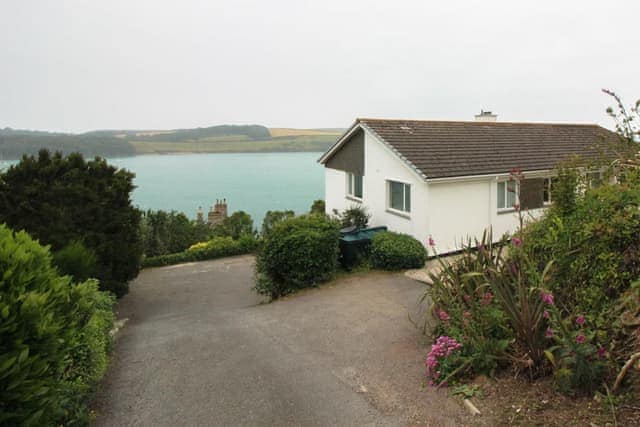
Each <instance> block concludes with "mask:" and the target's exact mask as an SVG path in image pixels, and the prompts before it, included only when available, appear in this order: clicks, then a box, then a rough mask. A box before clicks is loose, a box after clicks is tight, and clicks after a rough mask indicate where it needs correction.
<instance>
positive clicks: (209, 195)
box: [12, 153, 324, 228]
mask: <svg viewBox="0 0 640 427" xmlns="http://www.w3.org/2000/svg"><path fill="white" fill-rule="evenodd" d="M320 155H321V153H224V154H176V155H145V156H136V157H127V158H120V159H109V163H112V164H114V165H116V166H118V167H122V168H125V169H128V170H130V171H132V172H134V173H135V174H136V178H135V180H134V182H135V185H136V186H137V188H136V190H135V191H134V193H133V201H134V204H136V205H137V206H139V207H140V208H141V209H163V210H172V209H173V210H177V211H182V212H184V213H185V214H187V216H189V217H190V218H195V217H196V211H197V209H198V206H202V208H203V209H204V211H205V218H206V213H207V212H208V210H209V207H210V206H211V205H213V204H214V203H215V200H216V199H223V198H226V199H227V203H228V205H229V213H231V212H235V211H239V210H243V211H245V212H247V213H248V214H249V215H251V217H252V218H253V220H254V225H255V226H256V227H257V228H259V227H260V226H261V225H262V219H263V218H264V214H265V213H266V212H267V211H268V210H284V209H291V210H293V211H295V212H296V213H303V212H307V211H308V210H309V208H310V207H311V203H312V202H313V201H314V200H316V199H323V198H324V174H323V170H322V166H320V165H319V164H318V163H317V162H316V160H317V159H318V158H319V157H320ZM12 163H13V162H12Z"/></svg>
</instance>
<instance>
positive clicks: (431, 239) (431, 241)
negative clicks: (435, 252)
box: [429, 235, 436, 247]
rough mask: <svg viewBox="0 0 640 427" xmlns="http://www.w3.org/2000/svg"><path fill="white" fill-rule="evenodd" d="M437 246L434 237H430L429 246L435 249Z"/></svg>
mask: <svg viewBox="0 0 640 427" xmlns="http://www.w3.org/2000/svg"><path fill="white" fill-rule="evenodd" d="M435 245H436V241H435V240H433V237H431V235H429V246H431V247H434V246H435Z"/></svg>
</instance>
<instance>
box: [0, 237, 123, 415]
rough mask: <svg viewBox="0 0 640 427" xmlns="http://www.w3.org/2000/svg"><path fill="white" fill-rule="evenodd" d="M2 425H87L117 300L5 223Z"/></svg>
mask: <svg viewBox="0 0 640 427" xmlns="http://www.w3.org/2000/svg"><path fill="white" fill-rule="evenodd" d="M0 271H2V272H3V274H2V275H0V425H7V426H9V425H26V426H30V425H31V426H39V425H74V424H75V425H77V424H81V425H83V424H87V423H88V421H89V414H88V410H87V403H88V400H89V398H90V396H91V394H92V391H93V390H94V388H95V387H96V385H97V384H98V381H99V380H100V379H101V378H102V376H103V374H104V372H105V370H106V367H107V352H108V350H109V347H110V344H111V337H110V335H109V331H110V330H111V329H112V327H113V321H114V316H113V312H112V307H113V304H114V303H115V299H114V298H113V296H112V295H111V294H109V293H107V292H101V291H99V290H98V282H97V281H95V280H93V279H90V280H87V281H83V282H74V281H73V279H72V278H71V276H62V275H60V274H59V272H58V271H57V269H56V267H54V265H53V264H52V257H51V254H50V252H49V249H48V248H46V247H43V246H41V245H39V244H38V242H36V241H34V240H33V239H31V237H29V235H28V234H27V233H25V232H24V231H21V232H18V233H14V232H13V231H11V230H10V229H9V228H7V227H6V226H4V225H0Z"/></svg>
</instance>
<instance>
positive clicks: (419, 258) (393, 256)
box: [371, 231, 427, 270]
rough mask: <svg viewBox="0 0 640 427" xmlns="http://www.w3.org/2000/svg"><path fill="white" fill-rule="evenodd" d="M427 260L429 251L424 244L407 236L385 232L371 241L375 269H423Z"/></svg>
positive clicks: (372, 260)
mask: <svg viewBox="0 0 640 427" xmlns="http://www.w3.org/2000/svg"><path fill="white" fill-rule="evenodd" d="M426 260H427V251H426V249H425V248H424V246H423V245H422V243H420V242H419V241H418V240H416V239H415V238H413V237H411V236H409V235H407V234H398V233H393V232H390V231H385V232H382V233H378V234H376V235H375V236H373V239H371V262H372V264H373V266H374V267H375V268H382V269H384V270H402V269H406V268H421V267H423V266H424V263H425V261H426Z"/></svg>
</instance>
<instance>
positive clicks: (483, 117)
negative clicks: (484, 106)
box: [475, 110, 498, 122]
mask: <svg viewBox="0 0 640 427" xmlns="http://www.w3.org/2000/svg"><path fill="white" fill-rule="evenodd" d="M475 117H476V122H495V121H496V120H498V115H497V114H492V113H491V111H484V110H480V114H476V116H475Z"/></svg>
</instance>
